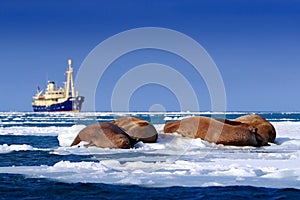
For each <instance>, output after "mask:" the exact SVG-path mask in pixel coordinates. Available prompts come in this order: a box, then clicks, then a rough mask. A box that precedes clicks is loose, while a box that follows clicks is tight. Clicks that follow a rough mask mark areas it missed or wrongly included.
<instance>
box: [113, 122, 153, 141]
mask: <svg viewBox="0 0 300 200" xmlns="http://www.w3.org/2000/svg"><path fill="white" fill-rule="evenodd" d="M112 123H113V124H115V125H117V126H119V127H120V128H122V129H123V130H124V131H125V132H126V133H127V134H128V135H129V136H130V137H131V138H132V139H134V140H136V141H137V142H138V141H142V142H144V143H154V142H156V141H157V137H158V133H157V131H156V129H155V127H154V126H153V125H152V124H151V123H150V122H148V121H146V120H143V119H139V118H135V117H123V118H119V119H116V120H115V121H113V122H112Z"/></svg>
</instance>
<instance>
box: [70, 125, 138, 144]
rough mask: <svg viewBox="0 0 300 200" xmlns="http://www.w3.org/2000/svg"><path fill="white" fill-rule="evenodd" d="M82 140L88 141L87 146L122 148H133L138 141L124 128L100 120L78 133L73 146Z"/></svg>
mask: <svg viewBox="0 0 300 200" xmlns="http://www.w3.org/2000/svg"><path fill="white" fill-rule="evenodd" d="M81 141H85V142H88V144H87V146H96V147H101V148H121V149H129V148H132V147H133V146H134V144H135V143H136V142H135V141H134V140H133V139H132V138H130V136H128V134H127V133H126V132H125V131H124V130H122V129H121V128H120V127H118V126H117V125H115V124H113V123H110V122H99V123H96V124H92V125H89V126H87V127H85V128H84V129H82V130H81V131H80V132H79V133H78V135H77V136H76V138H75V139H74V141H73V142H72V144H71V146H74V145H77V144H79V143H80V142H81Z"/></svg>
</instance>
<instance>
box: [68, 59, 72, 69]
mask: <svg viewBox="0 0 300 200" xmlns="http://www.w3.org/2000/svg"><path fill="white" fill-rule="evenodd" d="M68 64H69V69H71V68H72V60H71V59H69V60H68Z"/></svg>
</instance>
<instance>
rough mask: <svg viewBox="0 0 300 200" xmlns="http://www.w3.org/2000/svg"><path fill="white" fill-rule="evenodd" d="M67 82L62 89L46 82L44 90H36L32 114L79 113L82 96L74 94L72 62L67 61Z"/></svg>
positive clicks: (53, 83)
mask: <svg viewBox="0 0 300 200" xmlns="http://www.w3.org/2000/svg"><path fill="white" fill-rule="evenodd" d="M68 65H69V66H68V70H67V71H66V74H67V81H66V82H65V85H64V87H57V88H56V86H55V82H54V81H48V83H47V88H46V90H45V91H44V90H41V89H40V88H39V87H38V88H37V93H36V94H35V95H34V96H33V97H32V98H33V102H32V108H33V111H34V112H55V111H73V112H80V110H81V106H82V103H83V101H84V97H83V96H79V93H78V91H76V92H75V87H74V82H73V68H72V60H71V59H69V60H68Z"/></svg>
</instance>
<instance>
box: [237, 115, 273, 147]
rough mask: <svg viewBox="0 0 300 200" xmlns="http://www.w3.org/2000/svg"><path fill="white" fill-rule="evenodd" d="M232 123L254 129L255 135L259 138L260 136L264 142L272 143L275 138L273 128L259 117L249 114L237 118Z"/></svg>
mask: <svg viewBox="0 0 300 200" xmlns="http://www.w3.org/2000/svg"><path fill="white" fill-rule="evenodd" d="M234 121H237V122H242V123H245V124H249V125H250V126H254V127H256V128H257V133H258V134H259V135H260V136H262V137H263V138H264V139H265V140H266V141H268V142H272V143H274V141H275V138H276V130H275V128H274V126H273V125H272V124H271V123H270V122H269V121H267V120H266V119H265V118H263V117H261V116H259V115H255V114H251V115H244V116H241V117H238V118H236V119H235V120H234Z"/></svg>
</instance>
